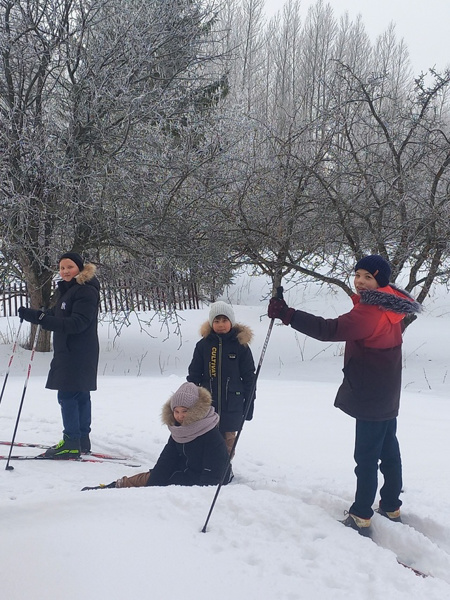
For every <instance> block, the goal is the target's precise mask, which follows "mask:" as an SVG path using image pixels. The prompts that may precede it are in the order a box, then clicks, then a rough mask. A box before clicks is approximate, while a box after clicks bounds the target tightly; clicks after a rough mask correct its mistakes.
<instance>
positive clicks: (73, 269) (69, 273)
mask: <svg viewBox="0 0 450 600" xmlns="http://www.w3.org/2000/svg"><path fill="white" fill-rule="evenodd" d="M79 272H80V269H79V268H78V267H77V265H76V264H75V263H74V262H73V260H70V258H63V259H62V261H61V262H60V263H59V274H60V276H61V279H64V281H71V280H72V279H73V278H74V277H75V276H76V275H78V273H79Z"/></svg>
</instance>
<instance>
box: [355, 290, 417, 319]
mask: <svg viewBox="0 0 450 600" xmlns="http://www.w3.org/2000/svg"><path fill="white" fill-rule="evenodd" d="M359 298H360V300H359V301H360V302H361V304H369V305H371V306H378V307H379V308H381V309H382V310H386V311H391V312H394V313H397V314H403V315H412V314H417V313H420V312H421V311H422V306H421V305H420V304H419V303H418V302H416V300H414V298H413V297H412V296H410V295H409V294H408V292H405V291H404V290H401V289H400V288H397V287H396V286H395V285H393V284H392V283H391V284H389V285H387V286H386V287H384V288H378V289H377V290H366V291H364V292H361V294H360V296H359Z"/></svg>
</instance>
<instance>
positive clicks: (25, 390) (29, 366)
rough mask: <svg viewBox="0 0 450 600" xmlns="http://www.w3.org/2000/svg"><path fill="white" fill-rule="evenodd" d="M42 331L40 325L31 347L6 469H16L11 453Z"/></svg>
mask: <svg viewBox="0 0 450 600" xmlns="http://www.w3.org/2000/svg"><path fill="white" fill-rule="evenodd" d="M40 332H41V326H40V325H38V326H37V328H36V333H35V334H34V341H33V348H32V349H31V356H30V362H29V363H28V369H27V375H26V378H25V383H24V386H23V391H22V398H21V400H20V405H19V412H18V413H17V419H16V426H15V427H14V433H13V437H12V440H11V447H10V449H9V455H8V460H7V462H6V467H5V470H6V471H14V467H12V466H10V464H9V461H10V460H11V453H12V451H13V448H14V440H15V439H16V433H17V427H18V426H19V419H20V414H21V412H22V406H23V401H24V399H25V394H26V392H27V386H28V380H29V379H30V373H31V366H32V363H33V358H34V353H35V351H36V346H37V342H38V338H39V334H40Z"/></svg>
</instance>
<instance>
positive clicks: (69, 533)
mask: <svg viewBox="0 0 450 600" xmlns="http://www.w3.org/2000/svg"><path fill="white" fill-rule="evenodd" d="M266 289H267V288H266V284H265V282H264V281H262V280H260V279H251V278H248V279H245V278H243V279H241V280H240V281H239V285H237V286H235V287H234V288H232V289H231V290H230V292H229V297H228V299H229V300H231V301H232V302H233V304H234V305H235V312H236V316H237V319H238V321H241V322H243V323H246V324H248V325H250V326H251V327H252V328H253V331H254V334H255V338H254V342H253V344H252V349H253V353H254V356H255V361H256V362H257V361H258V360H259V357H260V353H261V349H262V346H263V343H264V340H265V337H266V333H267V330H268V325H269V319H268V318H267V317H266V316H265V311H266V301H265V300H263V299H262V298H263V296H264V293H265V292H266ZM224 299H227V298H224ZM287 300H288V302H289V303H291V304H292V305H294V306H298V307H300V306H302V307H303V308H305V309H306V310H310V311H312V312H315V313H316V314H322V315H325V316H330V317H333V316H336V315H338V314H340V313H342V312H344V311H346V310H349V309H350V307H351V303H350V301H349V300H348V298H346V297H345V296H344V295H343V294H340V293H337V294H335V293H331V292H329V291H328V292H327V291H326V290H325V288H323V289H322V288H319V287H318V286H314V285H311V286H309V287H308V288H306V289H305V288H299V289H298V290H297V291H295V292H291V294H290V295H289V294H288V295H287ZM426 308H427V310H426V312H425V314H424V315H423V316H421V317H420V319H419V320H418V321H416V322H415V323H414V324H413V325H412V326H411V327H410V328H409V329H408V331H407V332H406V334H405V343H404V373H403V397H402V406H401V414H400V417H399V439H400V444H401V448H402V455H403V463H404V494H403V503H404V504H403V518H404V521H405V523H406V524H405V525H402V524H395V523H390V522H388V521H387V520H385V519H383V518H382V517H379V516H378V515H376V516H375V517H374V522H373V529H374V539H375V541H376V542H377V543H374V542H373V541H371V540H369V539H365V538H362V537H361V536H358V534H357V533H356V532H354V531H352V530H349V529H346V528H344V527H343V526H342V525H341V524H340V523H338V521H337V520H338V519H340V518H343V511H344V510H345V509H347V508H348V507H349V505H350V504H351V502H352V499H353V494H354V488H355V477H354V474H353V467H354V465H353V458H352V453H353V437H354V430H353V429H354V422H353V420H352V419H351V418H349V417H347V416H346V415H344V414H343V413H341V412H340V411H338V410H336V409H335V408H334V407H333V400H334V395H335V392H336V389H337V387H338V385H339V383H340V380H341V367H342V349H343V348H342V346H341V345H340V344H327V343H321V342H316V341H314V340H311V339H306V338H305V337H304V336H303V335H300V334H296V333H295V332H294V331H293V330H292V329H291V328H288V327H284V326H279V325H276V326H275V327H274V328H273V331H272V335H271V338H270V341H269V345H268V348H267V353H266V356H265V359H264V363H263V366H262V369H261V374H260V379H259V383H258V393H257V406H256V409H255V417H254V419H253V421H251V422H249V423H246V425H245V427H244V430H243V433H242V436H241V439H240V442H239V445H238V448H237V453H236V457H235V459H234V463H233V468H234V472H235V475H236V477H235V479H234V481H233V482H232V483H231V484H230V485H229V486H227V487H224V488H222V490H221V492H220V494H219V497H218V500H217V503H216V506H215V508H214V511H213V513H212V516H211V519H210V522H209V526H208V530H207V532H206V533H202V532H201V529H202V527H203V525H204V523H205V520H206V517H207V514H208V511H209V508H210V506H211V502H212V500H213V497H214V493H215V491H216V490H215V488H180V487H170V488H148V489H147V488H143V489H134V490H133V489H125V490H100V491H91V492H81V491H80V490H81V488H82V487H83V486H85V485H96V484H98V483H100V482H102V483H109V482H110V481H112V480H114V479H117V478H118V477H119V476H122V475H124V474H127V475H130V474H133V473H137V472H140V471H142V470H147V469H148V468H150V467H151V466H152V465H153V464H154V462H155V460H156V458H157V457H158V455H159V452H160V451H161V449H162V447H163V445H164V443H165V442H166V440H167V438H168V432H167V430H166V429H165V428H164V427H163V426H162V425H161V423H160V416H159V415H160V409H161V406H162V404H163V403H164V401H165V400H166V399H167V398H168V397H169V395H170V394H171V393H172V392H173V391H175V390H176V389H177V387H178V386H179V385H180V384H181V383H182V382H183V381H184V378H185V376H186V370H187V366H188V364H189V361H190V358H191V355H192V351H193V347H194V344H195V342H196V341H197V339H198V329H199V326H200V324H201V323H202V322H203V321H204V320H206V318H207V314H208V309H207V308H206V307H205V308H204V309H203V310H200V311H183V312H182V313H180V314H181V317H182V321H181V333H182V337H181V338H179V337H177V336H175V335H172V334H171V335H170V336H169V337H168V336H167V330H166V328H165V327H164V326H160V325H159V324H158V323H157V321H156V320H155V321H153V323H152V326H151V328H150V330H149V333H150V335H148V334H146V333H144V332H140V328H139V326H138V323H137V320H136V318H135V317H132V318H131V323H130V325H129V326H128V327H125V328H123V329H122V331H121V334H120V336H119V337H115V334H114V328H113V327H112V326H111V325H110V324H108V323H107V322H104V323H102V325H101V327H100V335H101V347H102V352H101V361H100V369H99V374H100V377H99V389H98V391H97V392H95V393H94V394H93V406H94V408H93V410H94V414H93V431H92V441H93V449H94V450H98V451H104V452H112V453H120V454H122V455H127V456H130V457H132V459H133V461H135V462H138V463H140V464H141V465H142V467H140V468H133V467H127V466H123V465H119V464H114V463H111V464H109V463H106V462H104V463H100V464H93V463H84V464H82V463H78V462H57V461H54V462H50V461H45V462H38V461H15V462H12V463H11V464H13V465H14V467H15V469H14V471H11V472H10V471H5V470H3V471H2V470H1V463H0V521H1V524H0V531H1V544H0V573H1V574H0V590H1V598H2V599H5V600H60V599H64V600H80V599H83V600H94V599H95V600H96V599H97V598H99V597H102V598H108V600H122V599H128V598H133V599H136V600H137V599H145V598H153V599H154V600H174V599H175V598H183V599H184V600H191V599H192V600H206V599H208V600H210V599H214V600H229V599H230V598H233V600H244V599H245V600H253V599H255V600H256V599H258V600H260V599H262V600H297V599H301V600H340V599H341V598H342V599H344V598H345V599H346V600H365V599H367V600H369V599H370V600H378V599H379V600H381V599H383V600H403V599H405V600H406V599H408V600H410V599H411V598H415V599H416V600H422V599H424V600H425V599H426V600H443V599H445V598H450V502H449V492H450V481H449V466H448V457H449V450H450V448H449V446H450V442H449V430H450V377H449V376H448V369H449V362H450V357H449V352H448V339H449V327H450V301H449V299H448V297H447V295H446V290H444V289H443V290H440V291H439V292H436V295H435V296H434V297H433V298H431V299H430V300H429V301H428V302H427V303H426ZM142 316H144V317H145V316H146V315H142ZM16 328H17V320H16V319H9V320H8V319H0V331H1V332H3V337H4V341H6V342H7V343H4V344H2V345H0V361H1V362H0V369H1V370H0V376H1V377H2V378H3V376H4V373H5V371H6V366H7V363H8V358H9V355H10V352H11V343H10V342H11V339H12V336H13V331H14V330H15V329H16ZM24 329H25V330H26V329H27V325H26V324H24ZM171 329H175V325H173V326H171ZM29 357H30V352H28V351H26V350H23V349H22V348H20V349H19V350H18V352H17V355H16V357H15V358H14V362H13V365H12V368H11V373H10V376H9V380H8V383H7V387H6V391H5V395H4V397H3V401H2V404H1V405H0V439H1V440H10V439H11V437H12V433H13V429H14V424H15V421H16V417H17V411H18V408H19V402H20V398H21V394H22V390H23V386H24V380H25V374H26V368H27V365H28V362H29ZM50 358H51V356H50V355H40V354H36V356H35V359H34V362H33V368H32V373H31V377H30V381H29V385H28V389H27V392H26V396H25V401H24V406H23V411H22V416H21V419H20V423H19V428H18V433H17V436H16V441H18V442H40V443H47V444H53V443H56V442H57V441H58V440H59V439H60V437H61V419H60V414H59V408H58V405H57V402H56V394H55V392H52V391H49V390H46V389H45V387H44V386H45V379H46V374H47V371H48V366H49V361H50ZM2 365H3V366H2ZM1 381H2V380H0V383H1ZM8 451H9V449H8V447H7V446H0V453H1V454H4V455H7V454H8ZM38 452H39V451H38V450H33V449H17V450H15V451H14V453H15V454H19V453H22V454H33V453H36V454H37V453H38ZM1 462H2V463H3V464H6V461H4V460H3V461H1ZM396 556H398V557H399V558H400V559H402V560H404V561H406V562H408V563H409V564H412V565H414V566H416V567H417V568H419V569H422V570H423V571H426V572H427V573H429V574H430V575H431V576H430V577H427V578H426V579H423V578H421V577H417V576H416V575H414V573H413V572H412V571H410V570H408V569H405V568H403V567H402V566H400V565H399V564H398V563H397V561H396Z"/></svg>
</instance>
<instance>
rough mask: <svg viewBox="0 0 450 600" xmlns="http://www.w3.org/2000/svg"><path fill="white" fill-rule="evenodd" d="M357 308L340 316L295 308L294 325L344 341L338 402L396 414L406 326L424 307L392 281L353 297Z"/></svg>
mask: <svg viewBox="0 0 450 600" xmlns="http://www.w3.org/2000/svg"><path fill="white" fill-rule="evenodd" d="M352 300H353V302H354V307H353V309H352V310H351V311H350V312H349V313H346V314H344V315H341V316H340V317H338V318H337V319H323V318H322V317H317V316H315V315H312V314H310V313H306V312H303V311H300V310H298V311H295V314H294V316H293V319H292V321H291V323H290V324H291V326H292V327H293V328H294V329H296V330H297V331H301V332H302V333H305V334H306V335H309V336H310V337H313V338H315V339H318V340H322V341H331V342H340V341H345V342H346V345H345V354H344V368H343V372H344V380H343V382H342V384H341V386H340V388H339V390H338V393H337V396H336V400H335V406H337V407H338V408H340V409H341V410H343V411H344V412H345V413H347V414H349V415H350V416H352V417H355V418H357V419H361V420H365V421H385V420H389V419H393V418H394V417H396V416H397V414H398V410H399V403H400V388H401V370H402V355H401V344H402V326H401V321H402V319H403V318H404V317H405V315H406V314H413V313H417V312H419V311H420V305H419V304H418V303H417V302H415V301H414V300H413V299H412V298H411V296H409V294H407V293H406V292H404V291H402V290H399V289H397V288H396V287H394V286H393V285H389V286H386V287H384V288H378V289H377V290H367V291H364V292H361V294H360V295H359V296H358V295H355V296H353V297H352Z"/></svg>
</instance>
